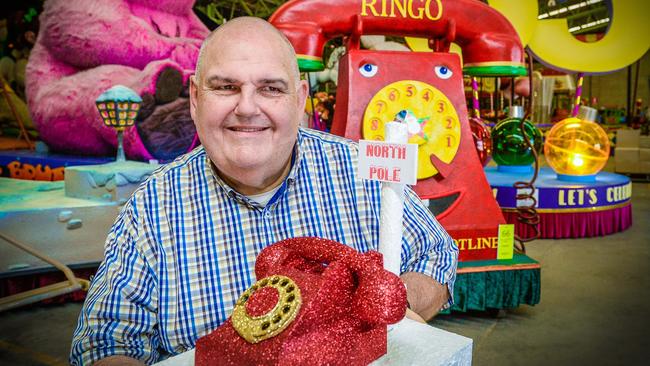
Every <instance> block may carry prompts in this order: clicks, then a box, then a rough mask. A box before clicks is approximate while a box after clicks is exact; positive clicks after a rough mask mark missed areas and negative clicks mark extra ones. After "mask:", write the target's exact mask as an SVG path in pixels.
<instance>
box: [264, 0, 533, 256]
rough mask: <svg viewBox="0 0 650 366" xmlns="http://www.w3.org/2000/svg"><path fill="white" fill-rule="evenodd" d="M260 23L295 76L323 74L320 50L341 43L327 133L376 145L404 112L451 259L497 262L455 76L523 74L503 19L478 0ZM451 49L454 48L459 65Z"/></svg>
mask: <svg viewBox="0 0 650 366" xmlns="http://www.w3.org/2000/svg"><path fill="white" fill-rule="evenodd" d="M269 21H270V22H271V23H272V24H273V25H274V26H276V27H277V28H278V29H279V30H280V31H282V32H283V33H284V34H285V35H286V36H287V38H288V39H289V41H290V42H291V43H292V44H293V46H294V48H295V50H296V53H297V57H298V64H299V66H300V67H301V70H302V71H316V70H319V69H322V53H323V46H324V45H325V43H326V42H327V41H328V40H329V39H331V38H334V37H338V36H346V37H347V53H346V54H345V55H344V56H343V57H341V59H340V60H339V80H338V84H337V85H338V87H337V101H336V111H335V113H334V119H333V123H332V133H334V134H337V135H342V136H345V137H348V138H350V139H353V140H359V139H361V138H364V139H370V140H374V139H378V140H383V139H384V124H385V123H386V122H389V121H392V120H393V119H394V118H395V116H396V115H397V113H399V112H400V111H402V110H407V111H408V112H409V114H408V115H410V116H411V118H410V122H408V121H407V125H409V142H410V143H416V144H418V155H419V158H418V165H419V166H418V183H417V185H416V186H415V187H414V189H415V191H416V192H417V193H418V195H419V196H420V197H421V198H423V199H429V209H430V210H431V211H432V212H433V213H434V214H435V215H436V217H437V218H438V220H439V221H440V223H441V224H442V225H443V227H444V228H445V229H446V230H447V231H448V232H449V233H450V234H451V236H452V237H453V238H454V239H456V241H457V242H458V244H459V245H458V246H459V249H460V254H459V260H472V259H494V258H496V238H497V232H498V225H499V224H504V223H505V219H504V218H503V215H502V213H501V210H500V208H499V206H498V205H497V203H496V200H495V199H494V197H493V195H492V191H491V189H490V186H489V184H488V182H487V180H486V178H485V173H484V172H483V166H482V164H481V162H480V161H479V158H478V155H477V153H476V149H475V146H474V142H473V139H472V133H471V130H470V125H469V122H468V118H467V106H466V104H465V96H464V89H463V72H464V73H465V74H468V75H475V76H515V75H525V74H526V68H525V65H524V62H523V61H524V54H523V49H522V46H521V42H520V40H519V37H518V35H517V33H516V31H515V29H514V28H513V26H512V25H511V24H510V23H509V22H508V20H507V19H506V18H505V17H504V16H503V15H501V14H500V13H498V12H497V11H496V10H495V9H493V8H491V7H489V6H488V5H486V4H484V3H482V2H480V1H477V0H426V1H424V0H423V1H410V0H409V1H406V0H377V1H375V0H309V1H306V0H293V1H289V2H287V3H286V4H284V5H283V6H281V7H280V8H279V9H278V10H277V11H276V12H275V13H274V14H273V15H272V16H271V18H270V19H269ZM364 34H379V35H396V36H415V37H426V38H428V39H429V45H430V46H431V48H432V49H433V50H434V52H430V53H429V52H399V51H374V50H361V49H360V47H359V43H360V37H361V35H364ZM451 42H455V43H456V44H458V45H459V46H460V47H461V48H462V50H463V60H464V67H463V68H461V66H460V60H459V57H458V55H455V54H451V53H449V45H450V43H451ZM409 123H410V124H409Z"/></svg>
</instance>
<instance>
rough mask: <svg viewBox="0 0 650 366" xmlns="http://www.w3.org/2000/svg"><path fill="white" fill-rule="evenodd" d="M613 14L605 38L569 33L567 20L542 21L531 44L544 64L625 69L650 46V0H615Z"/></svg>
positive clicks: (569, 68)
mask: <svg viewBox="0 0 650 366" xmlns="http://www.w3.org/2000/svg"><path fill="white" fill-rule="evenodd" d="M612 8H613V10H612V13H613V17H612V20H611V23H610V27H609V31H608V32H607V34H606V35H605V37H603V38H602V39H601V40H599V41H597V42H593V43H584V42H581V41H579V40H577V39H576V38H575V37H573V35H571V33H569V30H568V26H567V22H566V20H565V19H547V20H540V21H538V22H537V23H538V24H537V28H536V29H535V33H534V34H533V36H532V38H531V40H530V42H529V47H530V49H531V50H532V51H533V52H534V53H535V56H537V57H538V58H539V59H541V60H542V61H543V62H544V63H546V64H549V65H552V66H554V67H556V68H558V69H562V70H566V71H575V72H587V73H603V72H609V71H615V70H618V69H622V68H624V67H626V66H628V65H630V64H632V63H634V62H636V60H638V59H639V58H641V56H643V55H644V54H645V53H646V51H647V50H648V47H650V37H648V35H649V34H650V21H649V20H648V14H650V1H624V0H612Z"/></svg>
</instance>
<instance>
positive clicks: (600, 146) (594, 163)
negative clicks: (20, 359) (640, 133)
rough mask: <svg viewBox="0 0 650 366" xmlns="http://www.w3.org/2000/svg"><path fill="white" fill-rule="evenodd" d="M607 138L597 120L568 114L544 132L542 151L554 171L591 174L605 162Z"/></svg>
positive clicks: (598, 169) (607, 150)
mask: <svg viewBox="0 0 650 366" xmlns="http://www.w3.org/2000/svg"><path fill="white" fill-rule="evenodd" d="M609 148H610V147H609V138H608V137H607V133H606V132H605V130H604V129H603V128H602V127H600V126H599V125H598V124H597V123H595V122H591V121H587V120H582V119H579V118H575V117H570V118H567V119H564V120H562V121H560V122H558V123H557V124H556V125H555V126H553V128H551V130H550V131H549V132H548V134H547V135H546V142H545V143H544V155H545V156H546V161H547V162H548V165H550V166H551V168H553V170H555V172H556V173H558V174H564V175H578V176H583V175H594V174H597V173H598V172H599V171H600V170H601V169H602V168H603V167H604V166H605V164H606V163H607V159H608V158H609Z"/></svg>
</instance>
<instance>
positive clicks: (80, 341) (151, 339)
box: [70, 196, 159, 365]
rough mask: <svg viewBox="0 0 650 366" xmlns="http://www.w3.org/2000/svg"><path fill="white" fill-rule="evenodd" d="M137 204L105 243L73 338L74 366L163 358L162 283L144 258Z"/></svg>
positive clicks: (131, 204)
mask: <svg viewBox="0 0 650 366" xmlns="http://www.w3.org/2000/svg"><path fill="white" fill-rule="evenodd" d="M134 197H135V196H134ZM135 202H136V199H135V198H132V199H131V200H130V201H129V202H128V203H127V204H126V205H125V206H124V208H123V209H122V211H121V213H120V215H119V216H118V218H117V220H116V222H115V224H113V227H112V228H111V231H110V233H109V235H108V238H107V239H106V245H105V254H104V261H103V262H102V263H101V265H100V266H99V269H98V270H97V273H96V275H95V277H94V278H93V280H92V284H91V286H90V289H89V291H88V295H87V297H86V301H85V302H84V305H83V308H82V310H81V314H80V315H79V321H78V324H77V328H76V330H75V332H74V335H73V340H72V347H71V352H70V363H71V364H72V365H90V364H92V363H94V362H96V361H97V360H99V359H102V358H105V357H108V356H112V355H124V356H129V357H133V358H136V359H139V360H142V361H144V362H145V363H147V364H149V363H153V362H156V361H157V359H158V357H159V356H158V353H157V352H156V349H157V348H158V347H157V345H158V343H159V341H158V336H157V332H156V329H157V327H156V313H157V311H156V309H157V290H156V282H157V281H156V278H155V274H154V272H153V271H152V270H151V267H150V264H149V263H147V260H146V259H145V256H144V255H143V247H144V246H145V245H144V243H145V242H146V241H147V237H148V235H146V231H147V230H146V229H145V225H144V220H143V219H142V216H141V215H139V210H138V208H137V204H136V203H135ZM140 211H141V212H142V211H144V210H140Z"/></svg>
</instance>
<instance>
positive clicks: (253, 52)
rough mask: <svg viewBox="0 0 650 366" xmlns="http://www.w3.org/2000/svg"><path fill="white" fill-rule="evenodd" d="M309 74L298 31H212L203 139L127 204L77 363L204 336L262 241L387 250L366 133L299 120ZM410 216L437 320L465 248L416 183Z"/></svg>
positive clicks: (412, 248) (91, 299) (128, 356)
mask: <svg viewBox="0 0 650 366" xmlns="http://www.w3.org/2000/svg"><path fill="white" fill-rule="evenodd" d="M307 87H308V86H307V83H306V82H305V81H304V80H300V76H299V72H298V67H297V63H296V56H295V53H294V51H293V48H292V47H291V44H290V43H289V42H288V41H287V40H286V38H284V36H283V35H282V34H281V33H280V32H278V31H277V30H276V29H275V28H274V27H273V26H271V25H270V24H269V23H267V22H265V21H263V20H261V19H257V18H237V19H234V20H231V21H229V22H227V23H226V24H224V25H222V26H221V27H219V28H218V29H217V30H215V31H214V32H213V33H212V34H211V35H210V36H209V37H208V38H207V39H206V40H205V42H204V44H203V46H202V48H201V52H200V55H199V60H198V63H197V69H196V75H195V76H193V77H192V78H191V84H190V110H191V114H192V118H193V120H194V123H195V124H196V129H197V132H198V134H199V137H200V139H201V143H202V146H200V147H198V148H197V149H195V150H194V151H192V152H190V153H188V154H186V155H184V156H181V157H179V158H178V159H176V160H175V161H174V162H172V163H170V164H168V165H166V166H164V167H163V168H161V169H159V170H158V171H157V172H156V173H154V174H153V175H152V176H151V177H150V178H149V179H148V180H147V181H146V182H144V183H143V185H142V186H140V188H138V189H137V190H136V191H135V192H134V194H133V196H132V197H131V199H130V200H129V202H127V203H126V205H125V206H124V208H123V209H122V211H121V213H120V215H119V216H118V218H117V220H116V222H115V224H114V225H113V228H112V230H111V232H110V233H109V235H108V238H107V240H106V251H105V258H104V261H103V262H102V263H101V265H100V267H99V269H98V271H97V274H96V275H95V277H94V279H93V281H92V284H91V287H90V290H89V293H88V297H87V298H86V302H85V304H84V307H83V309H82V311H81V314H80V316H79V324H78V326H77V329H76V330H75V334H74V339H73V342H72V349H71V355H70V362H71V363H72V364H73V365H82V364H91V363H94V362H97V361H99V362H98V363H97V365H112V364H115V365H129V364H133V365H141V364H143V363H146V364H151V363H154V362H157V361H159V360H161V359H164V358H166V357H168V356H170V355H175V354H178V353H181V352H184V351H187V350H189V349H191V348H193V347H194V345H195V343H196V340H197V339H198V338H200V337H201V336H204V335H206V334H208V333H210V332H211V331H212V330H213V329H215V328H216V327H218V326H219V325H220V324H222V323H223V322H224V321H226V320H227V318H228V317H229V316H230V313H231V311H232V308H233V306H234V304H235V302H236V301H237V299H238V298H239V296H240V295H241V294H242V293H243V292H244V291H245V290H246V289H247V288H248V287H249V286H250V285H252V284H253V283H254V282H255V274H254V266H255V258H256V257H257V254H258V253H259V252H260V251H261V250H262V249H263V248H264V247H266V246H268V245H270V244H272V243H275V242H277V241H280V240H282V239H286V238H290V237H301V236H317V237H323V238H328V239H332V240H336V241H339V242H341V243H344V244H346V245H349V246H351V247H353V248H355V249H356V250H358V251H361V252H364V251H367V250H376V249H377V245H378V240H379V212H380V207H379V197H380V185H379V184H378V183H377V182H370V181H362V180H361V179H360V178H359V177H358V176H357V171H356V170H357V153H358V151H357V149H358V147H357V144H356V143H354V142H352V141H349V140H346V139H343V138H340V137H336V136H332V135H329V134H326V133H322V132H318V131H313V130H308V129H301V128H299V127H298V124H299V120H300V117H301V115H302V113H303V108H304V105H305V100H306V98H307V92H308V90H307ZM404 218H405V219H404V229H403V231H404V240H403V243H402V268H401V269H402V272H403V274H402V276H401V277H402V279H403V281H404V282H405V285H406V286H407V299H408V302H409V306H410V308H411V309H412V310H413V311H414V312H411V311H409V316H411V317H414V318H419V317H422V318H424V319H429V318H431V317H432V316H434V315H435V314H436V313H437V312H438V311H439V310H440V309H441V308H444V307H448V306H449V305H450V304H451V303H452V300H451V297H450V296H449V294H452V293H453V283H454V280H455V273H456V272H455V270H456V264H457V257H458V249H457V247H456V246H455V245H454V243H453V241H452V240H451V238H450V237H449V235H448V234H447V233H446V232H445V231H444V230H443V229H442V227H441V226H440V225H439V224H438V222H437V221H436V220H435V218H434V217H433V215H431V213H430V212H429V210H428V209H427V208H426V207H425V206H424V205H423V204H422V202H421V201H420V200H419V199H418V197H417V196H416V195H415V194H414V193H413V192H412V191H411V190H408V191H407V193H406V202H405V211H404Z"/></svg>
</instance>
